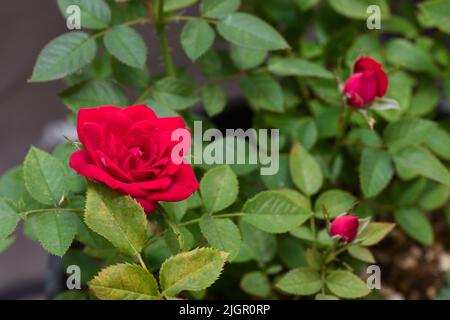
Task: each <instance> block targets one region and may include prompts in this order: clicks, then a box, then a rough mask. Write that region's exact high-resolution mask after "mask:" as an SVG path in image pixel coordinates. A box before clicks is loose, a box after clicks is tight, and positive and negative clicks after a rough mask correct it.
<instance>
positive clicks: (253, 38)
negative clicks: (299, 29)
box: [217, 12, 289, 50]
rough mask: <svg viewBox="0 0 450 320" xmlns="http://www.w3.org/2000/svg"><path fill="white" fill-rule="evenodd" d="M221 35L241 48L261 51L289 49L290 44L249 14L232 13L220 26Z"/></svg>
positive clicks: (268, 26)
mask: <svg viewBox="0 0 450 320" xmlns="http://www.w3.org/2000/svg"><path fill="white" fill-rule="evenodd" d="M217 29H218V31H219V33H220V34H221V35H222V36H223V37H224V38H225V39H226V40H227V41H229V42H231V43H234V44H236V45H239V46H241V47H245V48H250V49H260V50H279V49H287V48H289V44H288V43H287V42H286V40H284V39H283V37H282V36H281V35H280V34H279V33H278V31H276V30H275V29H274V28H273V27H272V26H270V25H269V24H267V22H265V21H263V20H261V19H260V18H258V17H255V16H253V15H250V14H247V13H240V12H238V13H232V14H230V15H228V16H225V17H224V18H223V19H222V20H221V21H220V22H219V23H218V24H217Z"/></svg>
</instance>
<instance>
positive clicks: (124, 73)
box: [111, 59, 150, 90]
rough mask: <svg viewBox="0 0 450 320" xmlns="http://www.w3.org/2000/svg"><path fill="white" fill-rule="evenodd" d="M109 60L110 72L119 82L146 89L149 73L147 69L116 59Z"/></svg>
mask: <svg viewBox="0 0 450 320" xmlns="http://www.w3.org/2000/svg"><path fill="white" fill-rule="evenodd" d="M111 60H112V61H111V69H112V74H113V76H114V78H115V79H116V80H117V81H118V82H119V83H120V84H123V85H125V86H130V87H136V88H139V89H141V90H147V88H148V86H149V84H150V73H149V72H148V70H147V69H144V70H142V69H138V68H133V67H130V66H128V65H126V64H124V63H122V62H120V61H119V60H117V59H111ZM144 88H145V89H144Z"/></svg>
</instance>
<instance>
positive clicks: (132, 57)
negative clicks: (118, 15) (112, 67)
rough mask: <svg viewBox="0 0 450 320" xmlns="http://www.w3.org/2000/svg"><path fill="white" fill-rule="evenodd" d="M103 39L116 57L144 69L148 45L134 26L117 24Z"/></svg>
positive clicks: (109, 50) (131, 65)
mask: <svg viewBox="0 0 450 320" xmlns="http://www.w3.org/2000/svg"><path fill="white" fill-rule="evenodd" d="M103 41H104V43H105V47H106V49H107V50H108V52H109V53H111V54H112V55H113V56H114V57H115V58H117V59H118V60H120V61H121V62H123V63H125V64H127V65H129V66H130V67H134V68H140V69H144V67H145V62H146V60H147V46H146V45H145V41H144V39H142V37H141V35H140V34H139V33H137V31H135V30H134V29H133V28H130V27H125V26H115V27H113V28H112V29H111V31H108V32H107V33H106V34H105V36H104V38H103Z"/></svg>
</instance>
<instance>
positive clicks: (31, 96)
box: [0, 0, 67, 298]
mask: <svg viewBox="0 0 450 320" xmlns="http://www.w3.org/2000/svg"><path fill="white" fill-rule="evenodd" d="M65 31H66V25H65V21H64V20H63V19H62V18H61V15H60V13H59V10H58V7H57V5H56V1H54V0H45V1H35V0H14V1H2V6H1V9H0V38H1V39H3V40H2V44H1V50H0V66H1V67H0V150H2V151H1V156H0V174H2V173H4V172H5V170H7V169H9V168H10V167H12V166H14V165H17V164H19V163H20V162H21V161H22V160H23V158H24V156H25V154H26V152H27V151H28V148H29V147H30V144H38V143H39V140H40V136H41V134H42V131H43V128H44V126H45V124H46V123H49V122H51V121H55V120H58V119H64V118H65V115H66V114H67V111H66V109H65V107H64V105H63V104H62V103H61V102H60V101H59V99H58V97H57V95H56V93H57V92H59V91H61V90H62V89H63V88H64V84H63V82H62V81H53V82H47V83H27V79H28V78H29V77H30V76H31V72H32V70H33V66H34V62H35V60H36V57H37V55H38V54H39V51H40V50H41V49H42V47H43V46H44V45H45V44H46V43H47V42H49V41H50V40H51V39H53V38H54V37H56V36H58V35H60V34H61V33H64V32H65ZM47 263H48V255H47V253H46V252H45V251H44V250H43V249H42V248H41V247H40V246H39V244H37V243H35V242H32V241H31V240H29V239H27V238H26V237H25V236H23V235H22V233H21V232H16V241H15V242H14V244H13V245H12V246H11V247H10V248H9V249H7V250H6V251H5V252H3V253H2V254H0V294H1V295H14V294H15V293H16V291H17V290H19V289H23V290H24V291H28V292H33V291H35V293H32V296H31V297H33V298H41V297H43V296H42V295H41V294H39V293H37V292H39V291H41V290H39V289H43V288H41V287H42V285H43V283H44V279H45V277H46V270H47ZM19 291H20V290H19ZM31 297H30V298H31Z"/></svg>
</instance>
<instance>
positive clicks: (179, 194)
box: [69, 105, 199, 213]
mask: <svg viewBox="0 0 450 320" xmlns="http://www.w3.org/2000/svg"><path fill="white" fill-rule="evenodd" d="M180 128H184V129H185V128H186V126H185V123H184V121H183V119H182V118H181V117H168V118H158V117H157V116H156V114H155V113H154V112H153V110H152V109H150V108H149V107H147V106H145V105H138V106H132V107H126V108H118V107H114V106H103V107H97V108H86V109H81V110H80V111H79V112H78V121H77V131H78V138H79V140H80V142H81V143H82V144H83V146H84V148H85V149H84V150H79V151H75V152H74V153H73V154H72V156H71V157H70V163H69V164H70V167H72V168H73V169H74V170H75V171H77V172H78V174H80V175H83V176H85V177H86V178H88V179H90V180H94V181H98V182H102V183H104V184H106V185H107V186H109V187H111V188H112V189H115V190H117V191H118V192H120V193H122V194H126V195H130V196H131V197H133V198H134V199H135V200H136V201H137V202H139V203H140V204H141V205H142V207H143V208H144V210H145V212H146V213H150V212H151V211H153V210H154V209H155V207H156V205H157V202H158V201H181V200H184V199H186V198H187V197H189V196H190V195H191V194H192V193H193V192H194V191H195V190H197V189H198V187H199V184H198V182H197V179H196V177H195V174H194V171H193V169H192V167H191V165H190V164H188V163H186V162H185V161H175V162H174V161H173V159H172V150H173V148H174V147H175V146H176V145H177V144H178V141H172V139H171V135H172V132H173V131H174V130H176V129H180ZM185 130H187V129H185ZM189 138H190V135H189ZM189 142H190V141H189ZM182 152H183V150H181V151H180V154H179V156H183V154H182ZM176 162H178V163H176Z"/></svg>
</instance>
